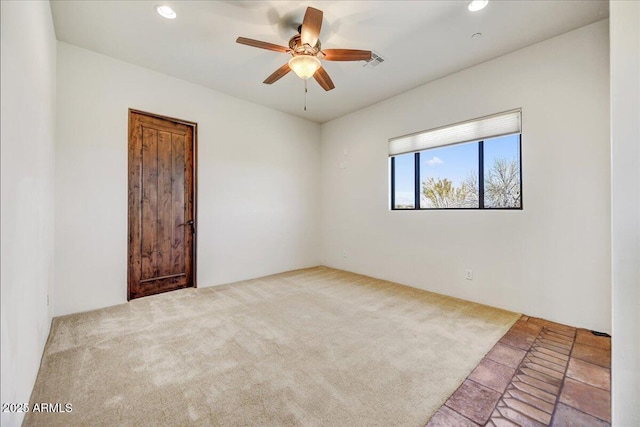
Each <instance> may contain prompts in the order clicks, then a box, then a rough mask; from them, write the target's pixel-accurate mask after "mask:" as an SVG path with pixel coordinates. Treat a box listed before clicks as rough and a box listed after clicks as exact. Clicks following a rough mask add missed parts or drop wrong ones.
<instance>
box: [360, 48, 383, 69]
mask: <svg viewBox="0 0 640 427" xmlns="http://www.w3.org/2000/svg"><path fill="white" fill-rule="evenodd" d="M384 61H385V59H384V58H383V57H382V56H380V55H379V54H378V53H376V52H375V51H371V59H370V60H368V61H362V66H363V67H367V68H374V67H377V66H378V65H380V64H382V63H383V62H384Z"/></svg>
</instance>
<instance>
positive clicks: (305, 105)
mask: <svg viewBox="0 0 640 427" xmlns="http://www.w3.org/2000/svg"><path fill="white" fill-rule="evenodd" d="M307 92H308V90H307V80H306V79H305V81H304V111H307Z"/></svg>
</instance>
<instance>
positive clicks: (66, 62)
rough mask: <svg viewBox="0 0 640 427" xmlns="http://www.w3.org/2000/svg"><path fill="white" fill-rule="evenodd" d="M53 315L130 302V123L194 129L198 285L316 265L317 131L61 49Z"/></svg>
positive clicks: (182, 83) (204, 91) (293, 120)
mask: <svg viewBox="0 0 640 427" xmlns="http://www.w3.org/2000/svg"><path fill="white" fill-rule="evenodd" d="M57 82H58V103H57V109H58V121H57V135H56V167H57V174H56V233H57V234H56V235H57V238H56V245H55V248H56V268H55V277H56V288H55V293H56V303H55V307H54V313H55V315H61V314H66V313H71V312H77V311H83V310H89V309H94V308H99V307H105V306H109V305H113V304H118V303H122V302H125V301H126V295H127V293H126V290H127V126H128V124H127V114H128V108H135V109H139V110H143V111H148V112H152V113H156V114H161V115H166V116H170V117H177V118H181V119H184V120H190V121H195V122H197V123H198V169H199V173H198V286H200V287H204V286H211V285H217V284H222V283H227V282H233V281H236V280H242V279H247V278H253V277H258V276H263V275H267V274H271V273H276V272H280V271H286V270H292V269H296V268H302V267H308V266H313V265H317V264H318V263H319V233H318V232H319V223H320V220H319V206H320V205H319V197H318V193H319V191H318V182H319V180H320V178H319V173H320V170H319V161H320V147H319V140H320V126H319V125H318V124H316V123H312V122H309V121H305V120H302V119H299V118H296V117H293V116H290V115H287V114H284V113H280V112H277V111H274V110H271V109H268V108H266V107H261V106H258V105H255V104H252V103H249V102H246V101H242V100H239V99H237V98H233V97H229V96H226V95H223V94H221V93H218V92H215V91H213V90H209V89H205V88H203V87H200V86H196V85H194V84H190V83H187V82H185V81H182V80H178V79H175V78H172V77H168V76H166V75H163V74H159V73H156V72H153V71H150V70H147V69H144V68H140V67H137V66H134V65H131V64H128V63H125V62H121V61H117V60H115V59H112V58H109V57H106V56H103V55H99V54H96V53H93V52H90V51H88V50H84V49H80V48H78V47H75V46H72V45H69V44H65V43H61V42H60V43H58V80H57Z"/></svg>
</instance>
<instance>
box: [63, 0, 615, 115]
mask: <svg viewBox="0 0 640 427" xmlns="http://www.w3.org/2000/svg"><path fill="white" fill-rule="evenodd" d="M156 4H168V5H170V6H171V7H172V8H173V9H174V10H175V11H176V13H177V15H178V17H177V18H176V19H174V20H167V19H164V18H162V17H160V16H159V15H158V14H157V13H156V11H155V5H156ZM467 4H468V1H415V0H414V1H310V2H298V1H296V2H289V1H166V2H164V1H162V0H151V1H62V0H54V1H52V2H51V9H52V12H53V19H54V25H55V30H56V36H57V38H58V40H61V41H64V42H67V43H71V44H74V45H77V46H80V47H83V48H86V49H90V50H93V51H95V52H99V53H102V54H105V55H108V56H111V57H113V58H117V59H120V60H123V61H127V62H130V63H133V64H136V65H140V66H142V67H146V68H150V69H152V70H156V71H159V72H161V73H165V74H168V75H170V76H174V77H178V78H181V79H184V80H187V81H190V82H193V83H196V84H199V85H201V86H205V87H208V88H211V89H215V90H217V91H220V92H223V93H226V94H229V95H232V96H235V97H238V98H242V99H246V100H249V101H252V102H255V103H258V104H262V105H265V106H268V107H271V108H275V109H277V110H281V111H285V112H287V113H291V114H294V115H296V116H300V117H304V118H306V119H309V120H313V121H316V122H319V123H323V122H325V121H328V120H331V119H334V118H336V117H340V116H342V115H344V114H347V113H349V112H352V111H355V110H358V109H360V108H362V107H365V106H368V105H371V104H374V103H376V102H378V101H381V100H383V99H385V98H389V97H391V96H393V95H396V94H398V93H401V92H404V91H407V90H409V89H412V88H414V87H416V86H419V85H421V84H424V83H426V82H429V81H432V80H434V79H437V78H439V77H443V76H445V75H448V74H451V73H454V72H456V71H460V70H462V69H464V68H467V67H470V66H473V65H475V64H479V63H481V62H484V61H487V60H489V59H492V58H495V57H497V56H500V55H504V54H505V53H508V52H511V51H514V50H516V49H520V48H522V47H524V46H528V45H530V44H533V43H536V42H539V41H542V40H545V39H547V38H550V37H553V36H556V35H559V34H562V33H565V32H567V31H570V30H573V29H576V28H579V27H581V26H584V25H587V24H590V23H592V22H596V21H598V20H601V19H604V18H607V17H608V15H609V9H608V2H607V1H606V0H586V1H580V0H564V1H553V0H537V1H517V0H509V1H496V0H491V1H490V2H489V5H488V6H487V7H486V8H485V9H483V10H481V11H479V12H475V13H472V12H469V11H468V10H467ZM307 6H313V7H315V8H318V9H321V10H322V11H324V23H323V27H322V32H321V34H320V40H321V42H322V47H323V48H350V49H368V50H369V49H370V50H374V51H375V52H377V53H378V54H380V55H381V56H382V57H384V58H385V59H386V62H384V63H383V64H381V65H379V66H377V67H375V68H368V67H367V68H365V67H363V66H362V63H361V62H328V61H324V63H323V65H324V67H325V69H326V70H327V72H328V73H329V75H330V76H331V78H332V79H333V82H334V83H335V86H336V88H335V89H334V90H332V91H330V92H325V91H324V90H322V88H320V86H318V84H317V83H316V82H315V81H314V80H313V79H311V80H309V93H308V98H307V105H308V107H307V108H308V109H307V111H306V112H305V111H303V105H304V83H303V81H302V80H301V79H300V78H298V77H297V76H296V75H295V74H294V73H289V74H288V75H286V76H285V77H283V78H282V79H281V80H279V81H278V82H276V83H274V84H273V85H265V84H263V83H262V81H263V80H264V79H265V78H266V77H267V76H268V75H270V74H271V73H272V72H273V71H275V70H276V69H277V68H278V67H280V66H281V65H283V64H284V63H285V62H286V61H287V60H288V58H289V57H288V56H287V55H286V54H282V53H277V52H271V51H266V50H263V49H256V48H253V47H249V46H244V45H239V44H236V43H235V40H236V38H237V37H238V36H243V37H247V38H253V39H258V40H263V41H267V42H271V43H275V44H280V45H283V46H287V45H288V40H289V38H290V37H291V36H292V35H293V34H295V33H296V28H297V26H298V25H299V24H300V23H301V22H302V17H303V16H304V12H305V10H306V7H307ZM477 32H480V33H482V37H480V38H479V39H472V38H471V35H472V34H474V33H477Z"/></svg>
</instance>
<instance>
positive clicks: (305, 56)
mask: <svg viewBox="0 0 640 427" xmlns="http://www.w3.org/2000/svg"><path fill="white" fill-rule="evenodd" d="M321 27H322V11H321V10H318V9H315V8H313V7H308V8H307V11H306V12H305V14H304V19H303V20H302V25H300V26H299V27H298V34H296V35H294V36H293V37H291V39H289V47H284V46H280V45H277V44H273V43H268V42H263V41H260V40H253V39H248V38H245V37H238V39H237V40H236V43H240V44H245V45H247V46H253V47H258V48H260V49H267V50H273V51H275V52H281V53H288V54H290V55H291V59H289V62H288V63H286V64H284V65H283V66H282V67H280V68H278V69H277V70H276V71H275V72H274V73H273V74H271V75H270V76H269V77H267V78H266V80H265V81H264V82H263V83H265V84H269V85H270V84H272V83H275V82H276V81H278V80H279V79H281V78H282V77H283V76H285V75H286V74H287V73H288V72H289V71H291V70H293V71H294V72H295V73H296V74H297V75H298V77H300V78H301V79H304V80H307V79H308V78H310V77H311V76H313V78H314V79H315V80H316V81H317V82H318V84H319V85H320V86H322V88H323V89H324V90H327V91H329V90H331V89H333V88H335V85H334V84H333V81H332V80H331V77H329V74H327V71H326V70H325V69H324V68H323V67H322V64H321V62H320V60H321V59H323V60H326V61H362V60H364V61H369V60H370V59H371V51H369V50H356V49H325V50H322V49H321V47H320V39H319V37H320V28H321Z"/></svg>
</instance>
